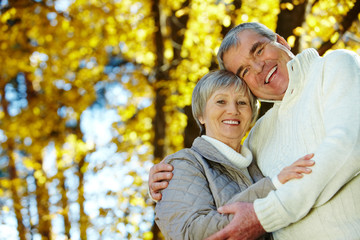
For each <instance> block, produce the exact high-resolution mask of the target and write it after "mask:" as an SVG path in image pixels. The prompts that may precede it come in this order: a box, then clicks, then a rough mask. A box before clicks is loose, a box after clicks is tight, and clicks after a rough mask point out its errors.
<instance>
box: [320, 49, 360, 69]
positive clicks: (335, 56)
mask: <svg viewBox="0 0 360 240" xmlns="http://www.w3.org/2000/svg"><path fill="white" fill-rule="evenodd" d="M323 59H324V62H325V64H330V63H331V64H336V65H339V64H340V65H346V64H354V62H356V63H357V64H359V55H358V54H356V53H355V52H353V51H349V50H346V49H337V50H334V51H331V52H329V53H327V54H326V55H325V56H324V57H323Z"/></svg>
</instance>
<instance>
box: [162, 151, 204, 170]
mask: <svg viewBox="0 0 360 240" xmlns="http://www.w3.org/2000/svg"><path fill="white" fill-rule="evenodd" d="M200 159H202V156H201V155H200V154H199V153H197V152H196V151H194V150H193V149H191V148H184V149H182V150H180V151H178V152H176V153H173V154H171V155H169V156H167V157H166V158H165V160H164V161H165V163H169V164H171V165H173V166H176V165H177V164H181V165H184V164H186V163H188V164H191V165H193V164H196V165H198V163H199V162H200Z"/></svg>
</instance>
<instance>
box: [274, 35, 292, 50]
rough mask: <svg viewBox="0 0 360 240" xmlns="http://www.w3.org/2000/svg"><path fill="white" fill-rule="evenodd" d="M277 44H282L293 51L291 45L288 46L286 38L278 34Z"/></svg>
mask: <svg viewBox="0 0 360 240" xmlns="http://www.w3.org/2000/svg"><path fill="white" fill-rule="evenodd" d="M276 42H278V43H280V44H281V45H283V46H284V47H286V48H287V49H289V50H291V47H290V45H289V44H288V42H287V41H286V40H285V38H283V37H282V36H280V35H279V34H276Z"/></svg>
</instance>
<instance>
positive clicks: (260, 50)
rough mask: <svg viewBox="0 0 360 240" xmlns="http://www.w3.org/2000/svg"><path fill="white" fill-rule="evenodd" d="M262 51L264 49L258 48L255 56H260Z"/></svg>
mask: <svg viewBox="0 0 360 240" xmlns="http://www.w3.org/2000/svg"><path fill="white" fill-rule="evenodd" d="M263 49H264V48H260V49H259V50H258V51H257V52H256V54H257V55H260V54H261V53H262V51H263Z"/></svg>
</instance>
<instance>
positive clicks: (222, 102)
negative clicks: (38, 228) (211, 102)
mask: <svg viewBox="0 0 360 240" xmlns="http://www.w3.org/2000/svg"><path fill="white" fill-rule="evenodd" d="M216 103H219V104H224V103H225V101H224V100H217V101H216Z"/></svg>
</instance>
